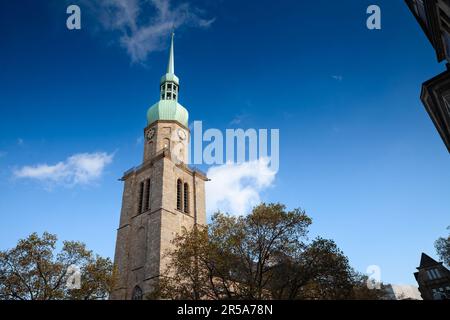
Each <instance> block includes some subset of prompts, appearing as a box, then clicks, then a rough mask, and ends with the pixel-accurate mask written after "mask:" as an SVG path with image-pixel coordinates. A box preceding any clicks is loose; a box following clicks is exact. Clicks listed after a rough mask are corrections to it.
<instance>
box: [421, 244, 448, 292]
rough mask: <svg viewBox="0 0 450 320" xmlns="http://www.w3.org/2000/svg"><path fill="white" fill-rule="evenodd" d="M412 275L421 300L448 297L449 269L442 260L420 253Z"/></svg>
mask: <svg viewBox="0 0 450 320" xmlns="http://www.w3.org/2000/svg"><path fill="white" fill-rule="evenodd" d="M414 277H415V278H416V281H417V283H418V284H419V291H420V294H421V296H422V298H423V300H443V299H450V271H449V270H448V269H447V268H446V267H445V266H444V265H443V263H442V262H437V261H436V260H434V259H433V258H431V257H430V256H428V255H426V254H425V253H422V257H421V258H420V265H419V267H417V272H415V273H414Z"/></svg>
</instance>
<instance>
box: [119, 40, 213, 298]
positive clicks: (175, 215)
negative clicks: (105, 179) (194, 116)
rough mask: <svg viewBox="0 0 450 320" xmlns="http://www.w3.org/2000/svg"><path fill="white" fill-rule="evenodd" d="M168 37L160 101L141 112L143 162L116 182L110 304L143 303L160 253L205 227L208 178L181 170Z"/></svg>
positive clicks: (179, 110)
mask: <svg viewBox="0 0 450 320" xmlns="http://www.w3.org/2000/svg"><path fill="white" fill-rule="evenodd" d="M173 37H174V35H173V34H172V39H171V46H170V53H169V63H168V66H167V72H166V74H165V75H164V76H163V77H162V78H161V81H160V100H159V101H158V102H157V103H156V104H154V105H153V106H151V107H150V108H149V109H148V112H147V124H148V125H147V127H146V128H145V129H144V132H143V134H144V138H145V139H144V141H145V142H144V156H143V162H142V164H141V165H140V166H138V167H136V168H133V169H131V170H128V171H127V172H125V173H124V175H123V177H122V179H121V180H122V181H123V182H124V191H123V198H122V209H121V214H120V223H119V228H118V230H117V240H116V250H115V256H114V263H115V266H116V268H117V277H118V278H117V284H116V286H115V288H114V290H113V292H112V294H111V299H120V300H125V299H134V300H140V299H143V298H145V295H146V294H148V293H151V292H152V291H153V290H154V289H155V288H156V287H157V285H158V281H159V276H160V274H162V273H163V272H164V270H165V267H166V265H167V263H168V261H167V257H165V252H166V251H167V250H168V249H170V248H171V247H172V244H171V241H172V240H173V239H174V237H175V236H176V234H177V233H180V232H181V231H182V229H183V228H187V229H189V228H192V227H193V226H194V225H196V224H200V225H204V224H206V209H205V181H207V180H208V179H207V177H206V175H205V174H203V173H202V172H200V171H198V170H195V169H192V168H190V167H189V166H188V165H187V159H188V145H189V139H190V132H189V129H188V117H189V115H188V111H187V110H186V109H185V108H184V107H183V106H182V105H181V104H179V103H178V98H179V79H178V77H177V76H176V75H175V68H174V67H175V65H174V43H173V41H174V39H173Z"/></svg>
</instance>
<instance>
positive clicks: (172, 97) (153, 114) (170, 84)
mask: <svg viewBox="0 0 450 320" xmlns="http://www.w3.org/2000/svg"><path fill="white" fill-rule="evenodd" d="M174 36H175V33H173V32H172V37H171V41H170V51H169V63H168V65H167V73H166V74H165V75H164V76H162V78H161V86H160V100H159V102H157V103H155V104H154V105H153V106H152V107H150V109H148V111H147V122H148V124H149V125H150V124H151V123H153V122H155V121H158V120H174V121H178V122H179V123H180V124H182V125H183V126H185V127H187V126H188V117H189V114H188V112H187V110H186V109H185V108H184V107H183V106H182V105H181V104H179V103H178V93H179V83H180V81H179V79H178V77H177V76H176V75H175V55H174Z"/></svg>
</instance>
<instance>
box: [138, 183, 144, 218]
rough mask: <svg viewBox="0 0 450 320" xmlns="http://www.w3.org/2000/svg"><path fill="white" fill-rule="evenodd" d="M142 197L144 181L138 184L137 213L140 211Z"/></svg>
mask: <svg viewBox="0 0 450 320" xmlns="http://www.w3.org/2000/svg"><path fill="white" fill-rule="evenodd" d="M143 197H144V181H142V182H141V183H140V184H139V197H138V212H137V213H138V214H139V213H142V199H143Z"/></svg>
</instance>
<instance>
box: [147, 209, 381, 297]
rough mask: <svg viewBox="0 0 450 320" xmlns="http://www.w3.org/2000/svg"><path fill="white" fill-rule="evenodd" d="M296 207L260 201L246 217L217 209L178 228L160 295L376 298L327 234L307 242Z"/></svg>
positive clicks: (304, 219)
mask: <svg viewBox="0 0 450 320" xmlns="http://www.w3.org/2000/svg"><path fill="white" fill-rule="evenodd" d="M311 223H312V220H311V218H310V217H308V216H307V215H306V213H305V212H304V211H302V210H300V209H294V210H292V211H287V210H286V207H285V206H284V205H282V204H261V205H259V206H257V207H255V208H254V209H253V211H252V213H251V214H249V215H248V216H246V217H234V216H230V215H227V214H223V213H216V214H215V215H214V216H213V217H212V222H211V224H210V225H209V226H208V227H195V228H194V229H192V230H184V231H183V232H182V233H181V234H180V235H178V236H177V237H176V238H175V240H174V241H173V244H174V248H173V250H171V251H169V252H167V253H166V258H168V261H169V263H168V266H167V270H166V272H165V273H163V274H162V276H161V280H160V287H159V290H158V291H157V292H155V293H154V294H153V295H151V296H149V297H148V298H155V297H162V298H165V299H377V298H378V297H379V292H375V291H376V290H369V289H367V286H366V282H365V280H366V279H364V278H363V277H362V276H361V275H359V274H357V273H355V272H354V271H353V270H352V268H351V267H350V265H349V262H348V259H347V257H346V256H345V255H344V254H343V252H342V251H341V250H340V249H339V248H338V247H337V245H336V244H335V243H334V242H333V241H332V240H326V239H322V238H317V239H315V240H314V241H312V242H310V243H308V242H307V238H306V235H307V231H308V227H309V226H310V225H311Z"/></svg>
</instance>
